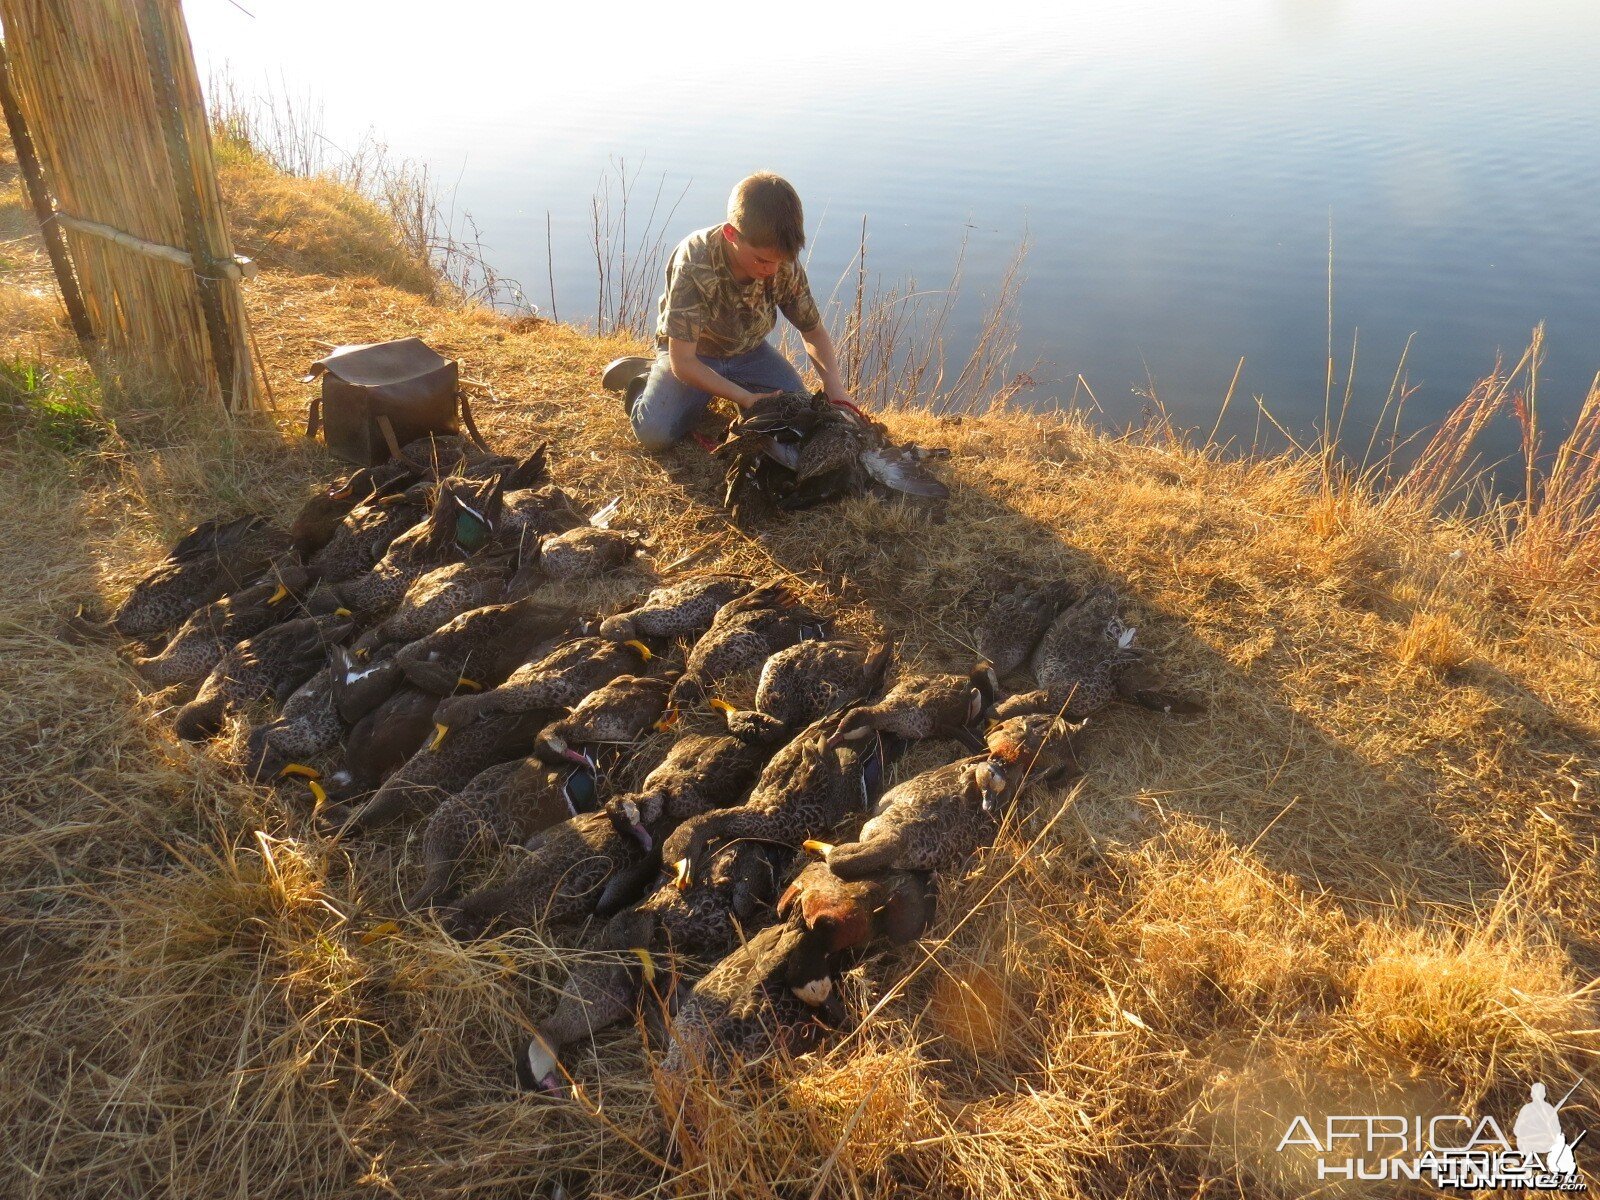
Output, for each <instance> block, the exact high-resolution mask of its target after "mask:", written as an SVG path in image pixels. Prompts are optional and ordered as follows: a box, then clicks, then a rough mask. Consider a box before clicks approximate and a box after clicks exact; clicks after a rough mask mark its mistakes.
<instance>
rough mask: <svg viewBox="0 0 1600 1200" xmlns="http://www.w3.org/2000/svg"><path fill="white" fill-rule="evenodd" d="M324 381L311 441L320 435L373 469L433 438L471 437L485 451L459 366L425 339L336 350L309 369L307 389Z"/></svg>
mask: <svg viewBox="0 0 1600 1200" xmlns="http://www.w3.org/2000/svg"><path fill="white" fill-rule="evenodd" d="M319 377H320V378H321V380H322V394H321V395H320V396H316V397H314V398H313V399H312V401H311V409H310V412H309V414H308V415H307V420H306V436H307V437H316V436H317V433H318V431H319V430H320V431H321V433H322V437H323V441H324V442H326V443H327V446H328V449H329V450H331V451H333V452H334V453H335V454H337V455H338V456H339V457H340V458H342V459H345V460H346V461H348V462H353V463H355V464H357V465H358V466H363V467H370V466H376V465H377V464H379V463H381V462H384V461H386V460H388V459H390V458H396V457H399V454H400V447H401V446H403V445H405V444H406V443H407V442H413V441H416V440H417V439H418V438H423V437H427V436H428V435H429V434H458V433H460V432H461V427H462V426H463V425H465V426H466V430H467V436H468V437H470V438H471V439H472V441H473V443H474V444H475V445H477V446H478V447H479V448H480V449H483V450H487V449H488V447H487V446H485V445H484V442H483V438H482V436H481V435H480V434H479V433H478V426H477V423H476V422H475V421H474V420H473V419H472V409H471V407H470V406H469V405H468V403H467V398H466V396H465V395H464V394H463V393H462V391H461V379H460V372H459V369H458V368H457V365H456V362H455V360H454V359H449V358H445V357H444V356H443V355H442V354H440V353H439V352H438V351H436V350H434V349H433V348H432V347H431V346H428V345H427V344H426V343H424V342H423V341H422V339H421V338H414V337H411V338H401V339H400V340H399V341H393V342H375V343H372V344H369V345H352V346H335V347H334V348H333V349H332V350H331V351H329V353H328V354H327V355H326V356H325V357H323V358H319V359H318V360H317V361H316V362H314V363H312V364H311V374H309V375H307V376H306V377H305V380H304V382H308V383H309V382H311V381H313V380H315V379H317V378H319Z"/></svg>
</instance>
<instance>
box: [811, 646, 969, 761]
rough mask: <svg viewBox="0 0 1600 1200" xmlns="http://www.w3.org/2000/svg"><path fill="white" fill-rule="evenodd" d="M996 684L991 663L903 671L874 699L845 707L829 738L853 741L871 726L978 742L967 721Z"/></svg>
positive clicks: (916, 736) (910, 737)
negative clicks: (953, 670) (948, 670)
mask: <svg viewBox="0 0 1600 1200" xmlns="http://www.w3.org/2000/svg"><path fill="white" fill-rule="evenodd" d="M999 691H1000V684H999V681H998V680H997V679H996V678H995V673H994V668H993V667H991V666H990V665H989V664H988V663H987V662H979V663H977V664H976V665H975V666H974V667H973V668H972V670H970V671H968V672H967V673H966V674H965V675H952V674H943V673H940V674H929V675H922V674H917V675H908V676H904V677H902V678H901V679H900V681H899V682H898V683H896V684H895V685H894V687H893V688H891V689H890V691H889V694H888V695H886V696H885V697H884V698H883V699H882V700H880V701H878V702H877V703H876V704H862V705H858V706H857V707H855V708H853V709H851V710H850V711H849V712H847V713H846V714H845V715H844V717H843V718H842V719H841V720H840V721H839V726H838V729H837V730H836V731H835V733H834V740H835V741H855V740H857V739H860V738H864V737H866V736H867V735H868V734H869V733H871V732H872V731H874V730H876V731H878V732H880V733H892V734H894V735H895V736H897V737H901V738H904V739H906V740H907V741H920V740H922V739H924V738H935V737H941V738H955V739H957V740H958V741H960V742H962V743H963V744H965V745H966V746H968V747H969V748H971V749H974V750H978V749H982V748H983V742H982V741H981V740H979V738H978V736H977V734H976V733H974V732H973V726H974V724H975V723H976V722H977V720H978V718H979V717H980V716H981V715H982V714H983V712H984V710H985V709H987V708H988V707H989V706H990V705H991V704H993V703H994V701H995V697H996V696H997V695H998V694H999Z"/></svg>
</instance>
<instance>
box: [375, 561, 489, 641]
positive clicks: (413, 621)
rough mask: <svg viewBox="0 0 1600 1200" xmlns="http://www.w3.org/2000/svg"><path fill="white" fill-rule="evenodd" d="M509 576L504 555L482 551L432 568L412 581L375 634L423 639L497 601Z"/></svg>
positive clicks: (397, 638)
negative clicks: (465, 613) (443, 626)
mask: <svg viewBox="0 0 1600 1200" xmlns="http://www.w3.org/2000/svg"><path fill="white" fill-rule="evenodd" d="M510 577H511V563H510V560H509V559H508V558H507V557H506V556H504V555H495V554H483V555H480V556H477V557H474V558H471V559H468V560H467V561H465V562H455V563H446V564H445V565H444V566H442V567H435V568H433V570H431V571H428V572H426V573H424V574H422V575H420V576H418V577H417V578H416V579H414V580H412V581H411V583H410V584H409V585H408V586H407V588H406V590H405V593H404V594H403V595H402V596H401V597H400V602H399V603H398V604H396V605H395V607H394V610H393V611H392V612H390V613H389V615H388V616H387V617H385V618H384V619H383V621H382V623H381V624H379V625H378V627H377V632H378V636H379V637H382V638H383V639H384V640H386V641H391V642H401V643H407V642H414V641H416V640H417V639H419V638H425V637H427V636H428V635H429V634H430V633H433V632H434V631H435V630H436V629H438V628H439V627H440V626H441V625H443V624H444V623H445V622H446V621H449V620H452V619H453V618H455V617H458V616H460V615H461V614H462V613H464V612H471V611H472V610H473V609H475V608H482V607H483V606H484V605H485V604H495V603H498V602H499V601H500V600H502V599H503V598H504V597H505V591H506V583H507V581H508V580H509V579H510Z"/></svg>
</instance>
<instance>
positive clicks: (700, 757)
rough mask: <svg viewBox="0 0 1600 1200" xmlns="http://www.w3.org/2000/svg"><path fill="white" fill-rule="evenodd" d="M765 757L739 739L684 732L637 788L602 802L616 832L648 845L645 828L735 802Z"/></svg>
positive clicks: (762, 750) (671, 824)
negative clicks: (628, 835)
mask: <svg viewBox="0 0 1600 1200" xmlns="http://www.w3.org/2000/svg"><path fill="white" fill-rule="evenodd" d="M768 757H769V752H768V751H767V750H766V749H765V748H763V747H761V746H759V745H755V744H753V743H749V742H743V741H740V740H739V739H738V738H733V737H708V736H705V735H702V734H689V735H687V736H685V737H681V738H679V739H678V740H677V741H676V742H674V743H673V746H672V749H671V750H669V751H667V757H666V758H664V759H663V760H662V761H661V763H660V765H659V766H657V767H656V768H655V770H653V771H651V772H650V774H648V775H646V776H645V779H644V782H643V783H642V784H640V785H639V790H638V791H637V792H634V793H633V794H632V795H628V796H617V797H614V798H613V799H611V800H609V801H607V802H606V811H607V812H609V813H610V814H611V818H612V821H613V823H615V825H616V827H617V829H618V830H619V831H620V832H623V833H629V834H631V836H633V837H634V838H636V839H638V840H639V842H640V845H642V846H644V847H645V848H646V849H649V848H650V847H651V846H653V845H654V842H653V841H652V840H651V838H650V835H649V833H648V830H649V829H650V828H653V827H655V826H657V825H661V826H663V827H665V828H666V829H667V830H668V831H669V832H670V831H671V830H672V829H675V828H676V827H677V826H679V825H680V824H682V823H683V822H684V821H687V820H688V819H689V818H690V817H694V816H698V815H699V814H700V813H703V812H709V811H710V810H711V809H713V808H722V807H726V806H728V805H732V804H738V803H740V802H741V801H742V800H743V799H744V798H745V796H746V794H747V793H748V792H749V791H750V788H751V787H752V786H753V785H754V783H755V781H756V779H757V777H758V776H759V775H760V773H761V768H762V766H763V764H765V763H766V761H767V758H768Z"/></svg>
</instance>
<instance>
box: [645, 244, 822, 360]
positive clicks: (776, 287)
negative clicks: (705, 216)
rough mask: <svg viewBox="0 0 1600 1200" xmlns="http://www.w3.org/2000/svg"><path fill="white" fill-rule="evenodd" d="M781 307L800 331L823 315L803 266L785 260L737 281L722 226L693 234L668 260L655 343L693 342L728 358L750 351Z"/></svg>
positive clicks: (701, 349) (663, 346) (707, 353)
mask: <svg viewBox="0 0 1600 1200" xmlns="http://www.w3.org/2000/svg"><path fill="white" fill-rule="evenodd" d="M778 309H782V310H783V315H784V316H786V317H788V318H789V320H790V321H791V322H792V323H793V324H794V327H795V328H796V329H799V330H802V331H804V330H807V329H814V328H816V326H817V325H818V324H819V323H820V322H821V320H822V314H821V313H819V312H818V311H817V302H816V301H815V300H813V299H812V298H811V284H810V282H809V281H808V280H807V279H806V269H805V268H804V267H802V266H801V265H800V264H799V262H787V263H784V264H783V266H781V267H779V268H778V272H777V274H776V275H774V276H773V277H772V278H771V279H754V280H751V281H750V282H749V283H738V282H737V281H735V280H734V278H733V264H732V262H731V261H729V258H728V243H727V242H725V241H724V240H723V238H722V226H721V225H713V226H712V227H711V228H710V229H702V230H700V231H699V232H698V233H691V234H690V235H689V236H688V237H686V238H684V239H683V241H681V242H679V243H678V248H677V249H676V250H674V251H673V252H672V257H671V258H670V259H668V260H667V288H666V291H664V292H663V293H662V294H661V310H660V312H659V314H658V315H657V317H656V345H657V346H659V347H660V348H661V349H663V350H665V349H666V347H667V339H668V338H678V339H680V340H681V341H685V342H695V343H697V346H696V350H697V352H698V353H699V354H701V355H703V356H705V357H706V358H732V357H733V356H734V355H736V354H745V353H748V352H749V351H751V350H754V349H755V348H756V347H757V346H759V345H760V344H761V343H762V342H764V341H765V340H766V337H767V334H769V333H771V332H772V327H773V326H774V325H776V324H777V323H778V317H777V310H778Z"/></svg>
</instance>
